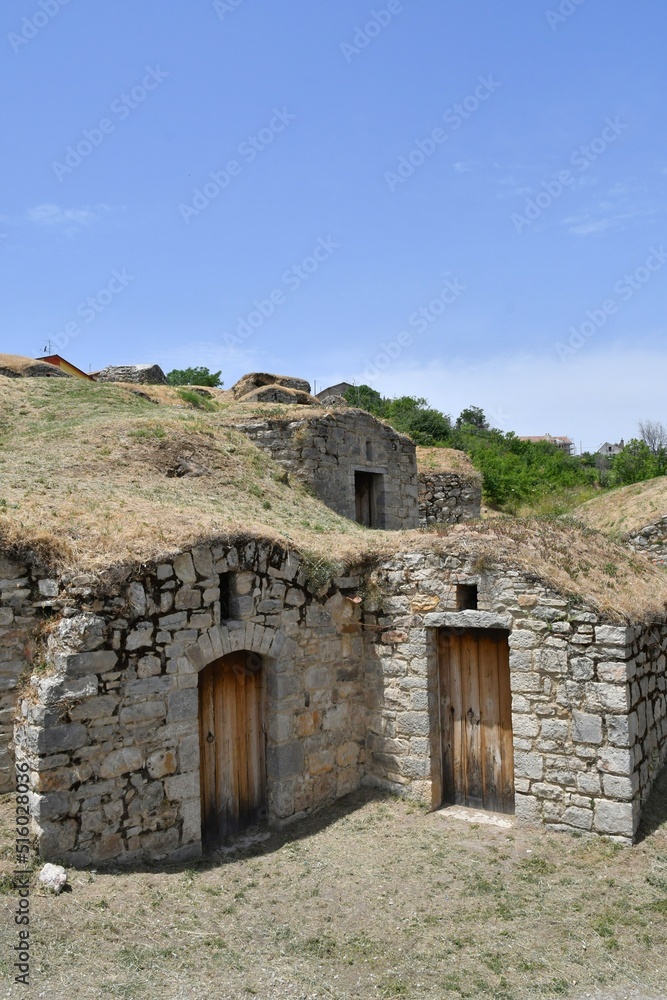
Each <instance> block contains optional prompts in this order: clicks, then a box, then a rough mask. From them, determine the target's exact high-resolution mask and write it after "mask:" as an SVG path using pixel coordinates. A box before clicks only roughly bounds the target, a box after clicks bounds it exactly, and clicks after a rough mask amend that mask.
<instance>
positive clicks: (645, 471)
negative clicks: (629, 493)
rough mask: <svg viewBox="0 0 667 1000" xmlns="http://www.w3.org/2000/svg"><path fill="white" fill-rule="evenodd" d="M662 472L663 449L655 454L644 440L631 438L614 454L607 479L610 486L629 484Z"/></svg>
mask: <svg viewBox="0 0 667 1000" xmlns="http://www.w3.org/2000/svg"><path fill="white" fill-rule="evenodd" d="M664 472H665V452H664V449H662V451H661V452H659V453H658V454H657V455H656V454H654V453H653V452H652V451H651V449H650V447H649V445H648V444H647V443H646V441H638V440H637V439H636V438H633V439H632V441H628V443H627V444H626V446H625V448H624V449H623V451H620V452H619V453H618V455H615V456H614V461H613V464H612V467H611V473H610V475H609V481H610V483H611V485H612V486H629V485H630V483H641V482H643V480H645V479H654V478H655V477H656V476H660V475H664Z"/></svg>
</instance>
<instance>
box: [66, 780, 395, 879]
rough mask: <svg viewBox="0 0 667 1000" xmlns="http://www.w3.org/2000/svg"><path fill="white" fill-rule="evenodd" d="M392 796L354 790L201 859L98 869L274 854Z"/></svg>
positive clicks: (186, 867)
mask: <svg viewBox="0 0 667 1000" xmlns="http://www.w3.org/2000/svg"><path fill="white" fill-rule="evenodd" d="M391 798H393V796H392V794H391V793H390V792H386V791H383V790H382V789H380V788H363V789H360V790H359V791H357V792H352V793H351V794H350V795H346V796H345V797H344V798H342V799H337V800H336V801H335V802H334V803H332V804H331V805H328V806H326V807H324V808H322V809H321V810H320V811H319V812H316V813H314V814H313V815H312V816H307V817H305V818H304V819H301V820H297V821H296V822H295V823H291V824H290V825H289V826H286V827H285V828H284V829H282V830H270V829H269V828H267V827H264V828H260V831H261V830H262V829H263V830H264V831H266V832H269V833H270V836H269V837H268V839H266V840H258V841H257V842H256V843H251V844H248V845H243V841H244V840H246V837H247V833H246V834H242V835H240V836H239V837H237V838H233V839H231V840H230V841H227V842H225V844H224V845H221V847H222V846H224V848H225V851H224V852H223V851H220V850H218V849H216V848H213V849H205V850H204V854H203V856H202V857H201V858H195V859H193V860H192V861H185V862H182V863H178V864H169V863H168V862H167V861H163V862H161V861H155V862H146V861H143V862H140V863H137V864H127V865H124V864H118V863H117V862H116V863H113V864H110V865H108V866H107V865H105V866H102V865H99V866H98V867H97V870H98V871H101V872H102V871H103V872H105V873H106V874H127V873H128V872H131V871H135V872H174V873H178V872H184V871H192V870H195V869H196V870H197V871H208V870H210V869H214V868H222V867H224V866H225V865H228V864H234V863H235V862H237V861H238V860H239V858H243V857H252V856H254V855H255V856H256V855H259V854H273V853H275V852H277V851H281V850H282V849H283V847H286V846H287V845H288V844H293V843H295V842H296V841H299V840H305V839H307V838H309V837H313V836H315V835H316V834H317V833H319V832H320V831H321V830H325V829H326V828H327V827H329V826H331V825H332V824H333V823H337V822H339V821H340V820H341V819H344V818H345V817H347V816H351V815H352V814H353V813H355V812H357V811H358V810H359V809H362V808H363V807H364V806H365V805H366V804H367V803H369V802H383V801H386V800H387V799H391ZM235 840H236V841H237V842H238V843H239V847H238V850H234V851H228V850H227V849H228V848H229V847H230V846H232V847H233V846H234V842H235ZM84 870H85V869H84Z"/></svg>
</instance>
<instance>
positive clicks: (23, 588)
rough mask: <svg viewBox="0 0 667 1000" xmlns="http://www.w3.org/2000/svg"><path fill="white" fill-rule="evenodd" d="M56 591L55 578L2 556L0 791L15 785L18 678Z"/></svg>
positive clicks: (32, 651)
mask: <svg viewBox="0 0 667 1000" xmlns="http://www.w3.org/2000/svg"><path fill="white" fill-rule="evenodd" d="M57 593H58V583H57V582H56V581H55V580H51V579H48V578H46V577H45V575H44V574H40V572H39V570H38V569H35V568H31V567H29V566H27V565H26V564H25V563H21V562H18V560H15V559H8V558H6V557H4V556H0V792H8V791H9V790H10V789H11V788H13V787H14V781H13V773H12V772H13V747H12V735H13V716H14V708H15V705H16V696H17V689H18V684H19V678H20V677H21V675H22V674H24V673H25V672H27V671H28V670H29V669H30V668H31V666H32V664H33V661H34V659H35V655H36V650H37V641H36V640H37V631H38V627H39V625H40V624H41V623H42V622H43V621H44V618H45V616H47V615H48V614H49V610H50V608H51V606H52V604H53V601H52V598H53V597H55V596H56V595H57Z"/></svg>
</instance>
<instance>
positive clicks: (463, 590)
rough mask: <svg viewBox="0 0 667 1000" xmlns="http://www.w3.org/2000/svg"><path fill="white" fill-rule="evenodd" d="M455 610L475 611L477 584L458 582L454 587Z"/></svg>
mask: <svg viewBox="0 0 667 1000" xmlns="http://www.w3.org/2000/svg"><path fill="white" fill-rule="evenodd" d="M456 610H457V611H477V584H476V583H460V584H459V585H458V586H457V588H456Z"/></svg>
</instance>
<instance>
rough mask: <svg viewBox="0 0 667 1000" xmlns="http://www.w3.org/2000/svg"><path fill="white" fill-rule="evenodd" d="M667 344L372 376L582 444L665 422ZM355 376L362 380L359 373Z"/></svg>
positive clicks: (517, 427)
mask: <svg viewBox="0 0 667 1000" xmlns="http://www.w3.org/2000/svg"><path fill="white" fill-rule="evenodd" d="M666 379H667V347H665V349H664V350H660V349H658V348H653V349H651V348H645V349H643V348H627V347H625V346H622V345H616V346H613V347H611V348H610V349H609V350H607V351H605V352H604V353H600V352H597V351H594V350H592V349H589V350H586V351H581V352H579V353H578V354H576V355H574V356H573V357H572V358H570V359H569V360H568V361H566V362H561V361H559V360H558V357H557V356H556V353H555V351H554V353H553V355H546V356H531V355H516V356H514V357H506V356H502V355H500V356H494V357H486V358H482V359H479V360H478V361H476V362H473V363H471V362H469V361H466V362H462V361H457V360H452V361H442V360H437V361H434V362H432V363H431V364H430V365H427V366H422V367H413V368H406V367H404V366H401V361H400V359H398V360H397V361H396V363H395V364H394V365H393V367H391V368H390V369H389V370H388V371H387V372H385V373H384V374H383V375H381V376H379V377H378V378H377V379H376V380H374V382H373V388H375V389H377V390H378V391H379V392H381V393H382V394H383V395H386V396H402V395H411V396H424V397H425V398H426V399H428V400H429V402H430V404H431V405H432V406H435V407H437V408H438V409H439V410H443V411H444V412H446V413H450V414H451V415H452V416H454V417H456V416H457V415H458V414H459V413H460V412H461V410H462V409H463V408H464V407H465V406H471V405H472V406H481V407H482V409H484V410H485V412H486V413H487V415H488V416H489V418H490V420H491V423H492V424H494V425H495V426H497V427H500V429H501V430H504V431H510V430H513V431H515V432H516V433H517V434H547V433H548V434H554V435H559V434H563V435H567V436H568V437H570V438H572V440H573V441H574V442H575V443H576V446H577V450H578V449H579V443H580V442H583V447H584V450H587V451H592V450H596V449H597V448H598V447H599V445H600V444H601V443H602V442H603V441H605V440H609V441H618V440H619V439H620V438H622V437H624V438H625V439H626V440H627V439H628V438H631V437H635V436H637V423H638V421H639V420H642V419H645V418H651V419H655V420H661V421H662V422H663V423H667V400H666V399H665V397H664V393H663V391H662V387H663V386H664V384H665V380H666ZM357 381H358V382H361V381H363V378H362V374H361V372H359V373H357Z"/></svg>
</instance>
